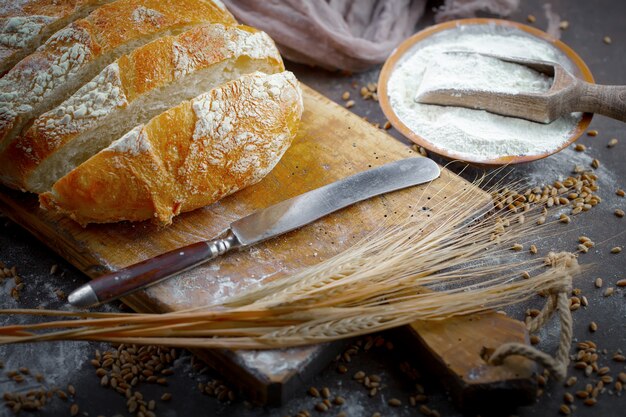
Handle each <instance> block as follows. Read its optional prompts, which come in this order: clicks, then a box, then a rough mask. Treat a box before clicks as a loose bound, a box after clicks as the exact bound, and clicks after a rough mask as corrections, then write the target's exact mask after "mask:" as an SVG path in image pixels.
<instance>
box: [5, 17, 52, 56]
mask: <svg viewBox="0 0 626 417" xmlns="http://www.w3.org/2000/svg"><path fill="white" fill-rule="evenodd" d="M53 20H54V19H53V18H51V17H49V16H17V17H11V18H8V19H2V20H0V51H2V50H3V48H24V47H26V46H27V45H28V44H29V43H30V42H32V40H33V39H34V38H35V37H37V35H39V33H40V32H41V30H42V28H43V27H44V26H46V25H47V24H49V23H50V22H52V21H53Z"/></svg>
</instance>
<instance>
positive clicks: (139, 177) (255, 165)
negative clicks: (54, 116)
mask: <svg viewBox="0 0 626 417" xmlns="http://www.w3.org/2000/svg"><path fill="white" fill-rule="evenodd" d="M302 110H303V104H302V93H301V91H300V88H299V86H298V81H297V80H296V78H295V77H294V76H293V74H291V73H290V72H282V73H278V74H273V75H266V74H262V73H254V74H250V75H246V76H243V77H241V78H240V79H238V80H236V81H233V82H230V83H228V84H224V85H222V86H220V87H218V88H215V89H213V90H211V91H210V92H208V93H206V94H202V95H200V96H198V97H197V98H195V99H193V100H190V101H185V102H183V103H181V104H180V105H178V106H177V107H174V108H172V109H170V110H167V111H166V112H164V113H162V114H160V115H158V116H156V117H155V118H153V119H152V120H150V121H149V122H148V123H147V124H145V125H140V126H137V127H136V128H135V129H133V130H131V131H130V132H128V133H127V134H126V135H124V136H123V137H122V138H120V139H119V140H117V141H115V142H113V143H112V144H111V145H110V146H109V147H108V148H106V149H104V150H102V151H101V152H99V153H98V154H96V155H94V156H93V157H92V158H90V159H89V160H87V161H86V162H84V163H83V164H82V165H80V166H78V167H77V168H76V169H74V170H73V171H72V172H70V173H69V174H67V175H66V176H65V177H63V178H61V179H60V180H59V181H58V182H57V183H56V184H54V187H53V188H52V191H50V192H47V193H44V194H41V195H40V203H41V205H42V207H44V208H46V209H49V210H56V211H58V212H61V213H65V214H67V215H69V216H70V217H72V218H73V219H75V220H76V221H78V222H79V223H81V224H83V225H85V224H87V223H106V222H117V221H121V220H131V221H139V220H146V219H152V220H153V221H156V222H158V223H160V224H164V225H166V224H169V223H171V221H172V217H173V216H175V215H177V214H179V213H181V212H186V211H190V210H194V209H197V208H199V207H202V206H205V205H207V204H211V203H213V202H215V201H217V200H219V199H220V198H222V197H224V196H226V195H228V194H231V193H233V192H235V191H237V190H239V189H241V188H243V187H246V186H249V185H251V184H254V183H256V182H258V181H259V180H261V179H262V178H263V177H264V176H265V175H267V173H269V171H270V170H271V169H272V168H273V167H274V166H275V164H276V163H278V161H279V160H280V158H281V157H282V155H283V154H284V152H285V151H286V150H287V148H288V147H289V145H290V144H291V141H292V139H293V138H294V136H295V134H296V131H297V128H298V126H299V122H300V117H301V115H302Z"/></svg>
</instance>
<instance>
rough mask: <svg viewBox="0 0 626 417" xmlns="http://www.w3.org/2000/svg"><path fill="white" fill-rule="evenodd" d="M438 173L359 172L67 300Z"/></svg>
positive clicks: (180, 267) (107, 296)
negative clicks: (216, 236)
mask: <svg viewBox="0 0 626 417" xmlns="http://www.w3.org/2000/svg"><path fill="white" fill-rule="evenodd" d="M439 174H440V170H439V166H438V165H437V164H436V163H435V162H433V161H432V160H430V159H428V158H407V159H403V160H400V161H396V162H391V163H388V164H385V165H383V166H381V167H378V168H373V169H369V170H367V171H363V172H361V173H358V174H355V175H352V176H349V177H346V178H344V179H341V180H339V181H336V182H333V183H331V184H328V185H325V186H323V187H320V188H317V189H315V190H312V191H309V192H306V193H304V194H301V195H299V196H296V197H293V198H290V199H289V200H285V201H282V202H280V203H277V204H274V205H273V206H270V207H267V208H265V209H262V210H258V211H256V212H254V213H252V214H250V215H249V216H246V217H243V218H241V219H239V220H236V221H234V222H233V223H231V225H230V227H229V228H228V229H227V230H226V231H225V232H223V233H222V234H221V235H220V237H219V238H217V239H214V240H210V241H202V242H198V243H193V244H191V245H189V246H185V247H183V248H180V249H175V250H173V251H170V252H167V253H164V254H162V255H158V256H156V257H154V258H150V259H146V260H145V261H142V262H139V263H137V264H134V265H131V266H128V267H126V268H123V269H120V270H118V271H115V272H111V273H108V274H105V275H103V276H101V277H99V278H97V279H95V280H93V281H91V282H89V283H87V284H85V285H83V286H81V287H79V288H78V289H76V290H75V291H73V292H72V293H71V294H70V295H69V297H68V301H69V302H70V304H72V305H73V306H76V307H91V306H96V305H99V304H102V303H106V302H108V301H112V300H115V299H117V298H120V297H122V296H125V295H128V294H130V293H132V292H135V291H138V290H141V289H143V288H146V287H148V286H150V285H154V284H156V283H158V282H160V281H162V280H164V279H167V278H170V277H172V276H174V275H176V274H179V273H181V272H183V271H186V270H188V269H191V268H193V267H195V266H198V265H200V264H202V263H204V262H207V261H209V260H211V259H214V258H217V257H218V256H221V255H223V254H225V253H226V252H229V251H230V250H233V249H241V248H247V247H249V246H252V245H256V244H257V243H259V242H262V241H264V240H267V239H270V238H273V237H276V236H279V235H282V234H283V233H287V232H289V231H292V230H294V229H297V228H299V227H302V226H305V225H307V224H309V223H311V222H313V221H315V220H317V219H319V218H321V217H324V216H326V215H328V214H330V213H333V212H335V211H337V210H340V209H342V208H345V207H348V206H350V205H352V204H354V203H357V202H359V201H363V200H367V199H369V198H372V197H375V196H378V195H381V194H385V193H389V192H392V191H396V190H401V189H403V188H407V187H411V186H414V185H418V184H423V183H426V182H430V181H432V180H434V179H436V178H437V177H439Z"/></svg>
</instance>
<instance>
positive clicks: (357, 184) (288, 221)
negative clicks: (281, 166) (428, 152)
mask: <svg viewBox="0 0 626 417" xmlns="http://www.w3.org/2000/svg"><path fill="white" fill-rule="evenodd" d="M439 173H440V171H439V166H438V165H437V164H436V163H434V162H433V161H432V160H430V159H428V158H408V159H403V160H400V161H397V162H392V163H389V164H386V165H383V166H381V167H379V168H374V169H370V170H367V171H364V172H361V173H358V174H355V175H352V176H350V177H347V178H344V179H342V180H339V181H336V182H333V183H331V184H328V185H325V186H323V187H320V188H317V189H315V190H312V191H309V192H307V193H304V194H301V195H299V196H296V197H293V198H290V199H289V200H285V201H282V202H280V203H278V204H274V205H273V206H271V207H268V208H266V209H263V210H259V211H257V212H254V213H252V214H250V215H249V216H246V217H244V218H242V219H239V220H237V221H235V222H233V223H232V224H231V225H230V229H231V230H232V232H233V233H234V235H235V236H236V237H237V239H238V240H239V242H240V243H241V245H242V246H248V245H254V244H256V243H259V242H261V241H263V240H266V239H269V238H271V237H274V236H278V235H281V234H283V233H286V232H289V231H291V230H294V229H297V228H299V227H301V226H304V225H306V224H309V223H311V222H313V221H315V220H317V219H319V218H321V217H324V216H326V215H328V214H330V213H332V212H334V211H337V210H340V209H342V208H345V207H347V206H350V205H352V204H355V203H357V202H359V201H363V200H367V199H369V198H372V197H374V196H377V195H380V194H384V193H388V192H391V191H396V190H400V189H403V188H407V187H410V186H413V185H417V184H423V183H425V182H429V181H432V180H434V179H435V178H437V177H438V176H439Z"/></svg>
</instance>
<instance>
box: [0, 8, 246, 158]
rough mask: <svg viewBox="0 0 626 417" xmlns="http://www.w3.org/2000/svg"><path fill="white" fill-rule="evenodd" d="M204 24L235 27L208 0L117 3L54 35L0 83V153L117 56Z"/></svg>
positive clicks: (226, 12)
mask: <svg viewBox="0 0 626 417" xmlns="http://www.w3.org/2000/svg"><path fill="white" fill-rule="evenodd" d="M204 23H227V24H236V22H235V19H234V18H233V17H232V15H231V14H230V13H229V12H228V11H227V10H226V9H224V8H223V6H222V5H221V3H219V2H214V1H211V0H118V1H116V2H113V3H109V4H105V5H104V6H101V7H99V8H98V9H96V10H94V11H93V12H92V13H91V14H90V15H89V16H87V17H86V18H84V19H80V20H77V21H75V22H73V23H72V24H70V25H68V26H67V27H65V28H64V29H61V30H60V31H58V32H56V33H55V34H54V35H52V36H51V37H50V39H48V41H46V43H45V44H43V45H42V46H41V47H40V48H38V49H37V50H36V51H35V52H34V53H33V54H31V55H29V56H27V57H26V58H24V59H23V60H22V61H20V62H19V63H18V64H17V65H16V66H14V67H13V68H12V69H11V70H10V71H9V72H8V73H7V74H6V75H4V77H2V78H0V151H2V150H4V149H6V147H7V146H8V145H9V144H10V143H11V142H12V141H13V139H14V138H15V137H16V136H17V135H18V134H19V133H20V132H21V130H22V128H23V127H24V126H26V125H27V124H28V123H29V121H31V120H32V119H33V118H35V117H38V116H39V115H41V114H42V113H44V112H45V111H47V110H49V109H51V108H52V107H54V106H56V105H58V104H59V103H61V102H62V101H63V100H65V99H66V98H67V97H69V96H70V95H71V94H73V93H74V92H75V91H76V90H78V88H79V87H80V86H82V85H83V84H85V83H86V82H88V81H89V80H91V79H92V78H93V77H94V76H96V75H97V74H98V73H99V72H100V71H102V69H103V68H104V67H105V66H107V65H108V64H110V63H111V62H112V61H114V60H115V59H116V58H118V57H119V56H121V55H123V54H125V53H128V52H130V51H132V50H134V49H135V48H137V47H139V46H141V45H144V44H146V43H148V42H150V41H152V40H154V39H157V38H159V37H161V36H163V35H171V34H177V33H180V32H182V31H185V30H188V29H190V28H191V27H193V26H197V25H199V24H204Z"/></svg>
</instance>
